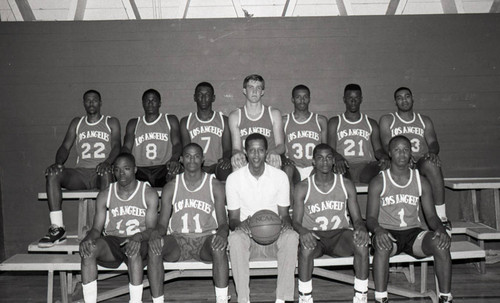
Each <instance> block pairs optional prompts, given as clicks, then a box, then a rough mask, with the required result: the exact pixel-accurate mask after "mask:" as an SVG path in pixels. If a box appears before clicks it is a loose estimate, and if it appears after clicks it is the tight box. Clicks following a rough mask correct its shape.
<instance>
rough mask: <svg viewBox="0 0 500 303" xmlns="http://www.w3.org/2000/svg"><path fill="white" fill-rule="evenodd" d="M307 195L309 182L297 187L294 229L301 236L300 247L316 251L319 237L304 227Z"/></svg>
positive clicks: (295, 192)
mask: <svg viewBox="0 0 500 303" xmlns="http://www.w3.org/2000/svg"><path fill="white" fill-rule="evenodd" d="M306 194H307V181H306V180H304V181H302V182H300V183H298V184H297V185H295V190H294V193H293V200H294V204H293V220H292V225H293V229H295V231H296V232H297V233H298V234H299V240H300V245H301V246H302V247H303V248H305V249H314V248H315V247H316V245H317V240H316V239H317V237H318V236H317V235H316V234H315V233H314V232H313V231H312V230H309V229H307V228H305V227H304V226H302V220H303V218H304V200H305V198H306Z"/></svg>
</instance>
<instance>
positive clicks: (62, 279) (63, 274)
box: [59, 271, 68, 303]
mask: <svg viewBox="0 0 500 303" xmlns="http://www.w3.org/2000/svg"><path fill="white" fill-rule="evenodd" d="M59 280H60V282H61V300H62V303H68V283H67V282H68V281H67V280H66V272H65V271H60V272H59Z"/></svg>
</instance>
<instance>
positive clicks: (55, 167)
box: [45, 118, 80, 176]
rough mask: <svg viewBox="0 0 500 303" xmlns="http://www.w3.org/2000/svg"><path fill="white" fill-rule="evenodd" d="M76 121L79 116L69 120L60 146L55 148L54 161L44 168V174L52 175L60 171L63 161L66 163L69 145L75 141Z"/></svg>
mask: <svg viewBox="0 0 500 303" xmlns="http://www.w3.org/2000/svg"><path fill="white" fill-rule="evenodd" d="M78 121H80V118H73V120H71V122H70V124H69V126H68V130H67V131H66V135H65V136H64V139H63V142H62V143H61V146H59V148H58V149H57V152H56V161H55V163H54V164H52V165H51V166H49V167H48V168H47V169H46V170H45V175H46V176H48V175H52V174H56V175H57V174H59V173H60V172H62V170H63V168H64V163H66V160H68V157H69V154H70V151H71V147H72V146H73V144H74V143H75V140H76V126H77V125H78Z"/></svg>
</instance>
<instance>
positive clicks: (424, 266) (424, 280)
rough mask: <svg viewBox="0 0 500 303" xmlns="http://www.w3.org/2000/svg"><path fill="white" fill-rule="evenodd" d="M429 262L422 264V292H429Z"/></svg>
mask: <svg viewBox="0 0 500 303" xmlns="http://www.w3.org/2000/svg"><path fill="white" fill-rule="evenodd" d="M427 266H428V263H427V262H422V264H421V268H420V292H421V293H425V292H427Z"/></svg>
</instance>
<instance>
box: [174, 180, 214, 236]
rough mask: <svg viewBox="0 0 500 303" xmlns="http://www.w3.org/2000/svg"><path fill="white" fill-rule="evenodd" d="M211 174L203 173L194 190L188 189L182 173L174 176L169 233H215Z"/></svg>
mask: <svg viewBox="0 0 500 303" xmlns="http://www.w3.org/2000/svg"><path fill="white" fill-rule="evenodd" d="M213 178H214V175H213V174H207V173H204V176H203V181H202V182H201V184H200V186H198V188H196V189H195V190H189V189H188V188H187V186H186V182H185V181H184V173H182V174H179V175H177V176H176V177H175V190H174V196H173V198H172V215H171V216H170V223H169V225H168V226H169V227H168V229H169V231H168V232H169V233H170V234H176V233H177V234H215V232H216V230H217V227H218V224H217V217H216V215H215V199H214V194H213V189H212V180H213Z"/></svg>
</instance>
